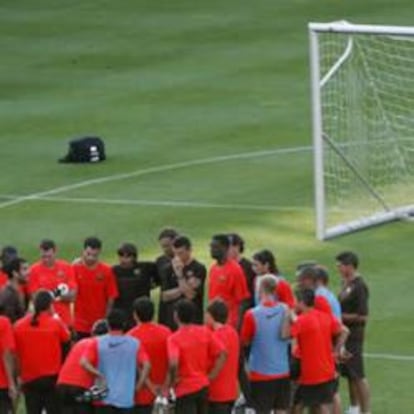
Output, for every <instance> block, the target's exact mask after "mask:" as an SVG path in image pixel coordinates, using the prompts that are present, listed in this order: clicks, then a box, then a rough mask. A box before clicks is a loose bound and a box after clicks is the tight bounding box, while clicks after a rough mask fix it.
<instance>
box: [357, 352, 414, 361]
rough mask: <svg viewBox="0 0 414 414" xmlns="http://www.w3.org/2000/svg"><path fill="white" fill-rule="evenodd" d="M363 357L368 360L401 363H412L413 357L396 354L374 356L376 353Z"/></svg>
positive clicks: (366, 354)
mask: <svg viewBox="0 0 414 414" xmlns="http://www.w3.org/2000/svg"><path fill="white" fill-rule="evenodd" d="M364 356H365V357H366V358H369V359H382V360H384V359H385V360H389V361H401V362H404V361H405V362H414V355H398V354H382V353H380V354H376V353H370V352H368V353H365V354H364Z"/></svg>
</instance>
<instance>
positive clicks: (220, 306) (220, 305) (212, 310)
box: [207, 299, 229, 324]
mask: <svg viewBox="0 0 414 414" xmlns="http://www.w3.org/2000/svg"><path fill="white" fill-rule="evenodd" d="M207 312H208V313H209V314H210V315H211V317H212V318H213V319H214V320H215V321H216V322H219V323H223V324H224V323H226V322H227V319H228V317H229V308H228V307H227V305H226V303H225V302H224V301H222V300H221V299H215V300H213V301H212V302H210V304H209V305H208V306H207Z"/></svg>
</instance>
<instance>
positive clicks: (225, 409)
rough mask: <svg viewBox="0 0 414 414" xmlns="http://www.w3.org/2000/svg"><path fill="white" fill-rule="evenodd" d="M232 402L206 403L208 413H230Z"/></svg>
mask: <svg viewBox="0 0 414 414" xmlns="http://www.w3.org/2000/svg"><path fill="white" fill-rule="evenodd" d="M233 405H234V402H233V401H231V402H212V401H209V403H208V414H231V413H232V410H233Z"/></svg>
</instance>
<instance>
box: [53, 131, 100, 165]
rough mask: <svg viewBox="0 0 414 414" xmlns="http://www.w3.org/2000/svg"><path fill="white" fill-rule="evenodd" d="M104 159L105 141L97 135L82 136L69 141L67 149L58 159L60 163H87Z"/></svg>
mask: <svg viewBox="0 0 414 414" xmlns="http://www.w3.org/2000/svg"><path fill="white" fill-rule="evenodd" d="M104 160H106V154H105V143H104V142H103V140H102V139H101V138H99V137H82V138H78V139H74V140H72V141H70V142H69V151H68V153H67V154H66V155H65V156H64V157H63V158H60V159H59V162H62V163H87V162H101V161H104Z"/></svg>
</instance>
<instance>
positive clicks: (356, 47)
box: [309, 22, 414, 240]
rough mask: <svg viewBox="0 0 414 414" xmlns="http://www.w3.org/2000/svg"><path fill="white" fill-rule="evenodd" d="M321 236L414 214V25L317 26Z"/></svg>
mask: <svg viewBox="0 0 414 414" xmlns="http://www.w3.org/2000/svg"><path fill="white" fill-rule="evenodd" d="M309 36H310V63H311V86H312V119H313V145H314V172H315V203H316V223H317V225H316V227H317V230H316V233H317V237H318V239H320V240H324V239H328V238H331V237H336V236H339V235H342V234H345V233H348V232H352V231H356V230H360V229H363V228H366V227H369V226H374V225H377V224H381V223H385V222H388V221H392V220H399V219H409V218H412V217H413V215H414V27H394V26H372V25H355V24H350V23H347V22H333V23H310V24H309Z"/></svg>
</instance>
